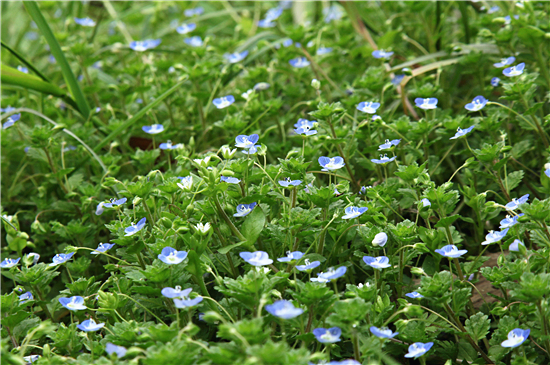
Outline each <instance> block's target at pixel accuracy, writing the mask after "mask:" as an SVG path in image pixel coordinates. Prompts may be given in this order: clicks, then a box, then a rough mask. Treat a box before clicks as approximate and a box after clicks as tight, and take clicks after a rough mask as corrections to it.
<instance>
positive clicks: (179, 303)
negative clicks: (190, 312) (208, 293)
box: [174, 295, 203, 308]
mask: <svg viewBox="0 0 550 365" xmlns="http://www.w3.org/2000/svg"><path fill="white" fill-rule="evenodd" d="M202 299H203V298H202V297H201V296H200V295H199V296H197V297H196V298H194V299H189V298H183V299H178V298H174V305H175V306H176V308H191V307H194V306H196V305H197V304H199V303H200V302H202Z"/></svg>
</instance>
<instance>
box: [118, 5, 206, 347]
mask: <svg viewBox="0 0 550 365" xmlns="http://www.w3.org/2000/svg"><path fill="white" fill-rule="evenodd" d="M183 13H184V14H185V16H186V17H188V18H189V17H192V16H195V15H201V14H202V13H204V8H203V7H202V6H197V7H196V8H193V9H186V10H185V11H184V12H183ZM120 357H122V356H120Z"/></svg>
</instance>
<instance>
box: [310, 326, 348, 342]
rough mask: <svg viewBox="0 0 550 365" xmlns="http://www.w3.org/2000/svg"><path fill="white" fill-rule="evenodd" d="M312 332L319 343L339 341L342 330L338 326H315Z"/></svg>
mask: <svg viewBox="0 0 550 365" xmlns="http://www.w3.org/2000/svg"><path fill="white" fill-rule="evenodd" d="M313 334H314V335H315V338H316V339H317V341H319V342H321V343H335V342H339V341H340V336H341V335H342V330H341V329H340V328H338V327H332V328H315V329H314V330H313Z"/></svg>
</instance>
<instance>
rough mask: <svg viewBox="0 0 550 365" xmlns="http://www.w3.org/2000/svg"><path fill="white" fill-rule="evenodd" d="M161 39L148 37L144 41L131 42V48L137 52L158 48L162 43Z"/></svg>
mask: <svg viewBox="0 0 550 365" xmlns="http://www.w3.org/2000/svg"><path fill="white" fill-rule="evenodd" d="M160 42H161V40H160V39H146V40H144V41H133V42H130V48H131V49H132V50H134V51H136V52H144V51H147V50H149V49H153V48H156V47H157V46H158V45H159V44H160Z"/></svg>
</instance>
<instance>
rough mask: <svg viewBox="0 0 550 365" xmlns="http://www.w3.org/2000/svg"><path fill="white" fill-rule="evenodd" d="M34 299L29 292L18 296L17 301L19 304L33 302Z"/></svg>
mask: <svg viewBox="0 0 550 365" xmlns="http://www.w3.org/2000/svg"><path fill="white" fill-rule="evenodd" d="M33 299H34V297H33V296H32V293H31V292H30V291H28V292H26V293H23V294H21V295H20V296H19V301H20V302H21V304H23V303H26V302H28V301H29V300H33Z"/></svg>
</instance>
